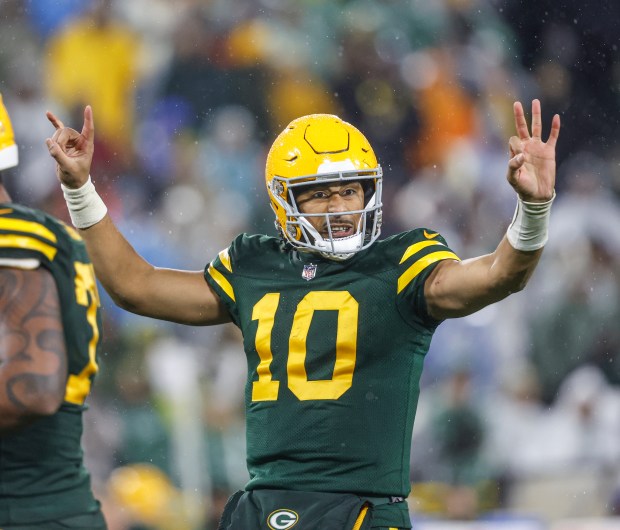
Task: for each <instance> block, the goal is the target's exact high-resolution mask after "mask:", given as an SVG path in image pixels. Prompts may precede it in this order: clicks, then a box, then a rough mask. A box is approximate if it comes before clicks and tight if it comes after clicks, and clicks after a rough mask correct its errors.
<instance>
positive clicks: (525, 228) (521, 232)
mask: <svg viewBox="0 0 620 530" xmlns="http://www.w3.org/2000/svg"><path fill="white" fill-rule="evenodd" d="M554 199H555V191H554V192H553V197H551V199H550V200H548V201H547V202H525V201H522V200H521V198H518V199H517V208H516V210H515V215H514V217H513V218H512V223H510V226H509V227H508V231H507V232H506V236H507V238H508V242H509V243H510V244H511V245H512V246H513V248H516V249H517V250H524V251H532V250H538V249H539V248H542V247H544V246H545V243H546V242H547V239H548V230H549V215H550V213H551V204H552V203H553V200H554Z"/></svg>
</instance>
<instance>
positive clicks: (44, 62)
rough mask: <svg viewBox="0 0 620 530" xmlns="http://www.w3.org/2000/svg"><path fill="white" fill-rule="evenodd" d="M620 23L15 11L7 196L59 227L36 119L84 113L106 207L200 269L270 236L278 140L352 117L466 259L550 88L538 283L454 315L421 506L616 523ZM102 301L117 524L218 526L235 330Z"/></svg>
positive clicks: (229, 483)
mask: <svg viewBox="0 0 620 530" xmlns="http://www.w3.org/2000/svg"><path fill="white" fill-rule="evenodd" d="M619 24H620V4H619V3H618V2H610V1H592V0H591V1H588V0H585V1H584V2H576V1H566V0H538V1H536V2H528V1H517V0H383V1H379V0H340V1H336V0H333V1H329V0H296V1H289V0H131V1H122V0H116V1H114V0H21V1H18V0H0V92H2V94H3V96H4V99H5V103H6V105H7V107H8V109H9V112H10V113H11V116H12V118H13V121H14V127H15V131H16V135H17V140H18V143H19V146H20V157H21V164H20V166H19V168H17V170H15V171H14V172H13V173H12V176H11V178H9V179H7V181H8V182H7V185H8V187H9V189H10V190H11V192H12V194H13V196H14V198H15V199H17V200H19V201H21V202H24V203H26V204H28V205H32V206H35V207H40V208H42V209H44V210H46V211H49V212H51V213H53V214H55V215H57V216H58V217H60V218H62V219H64V220H67V221H68V216H67V213H66V208H65V205H64V201H63V200H62V195H61V192H60V190H59V185H58V182H57V180H56V178H55V176H54V165H53V163H52V160H51V159H50V158H49V156H48V153H47V150H46V149H45V146H44V139H45V138H46V137H48V136H50V135H51V132H52V131H51V126H50V125H49V123H48V122H47V121H46V119H45V111H46V110H48V109H49V110H53V111H54V112H55V113H56V114H57V115H59V116H60V117H61V118H62V119H63V120H64V122H65V124H67V125H71V126H73V127H75V128H79V127H81V124H82V112H83V107H84V105H85V104H90V105H92V106H93V109H94V116H95V126H96V150H95V161H94V164H93V169H92V175H93V180H94V181H95V183H96V185H97V188H98V190H99V192H100V194H101V195H102V196H103V197H104V199H105V201H106V203H107V205H108V208H109V210H110V213H111V215H112V217H113V218H114V220H115V221H116V222H117V223H118V225H119V227H120V229H121V230H122V232H123V233H124V234H125V235H126V236H127V238H128V239H129V240H130V242H131V243H132V244H133V245H134V246H135V248H136V249H137V250H138V252H139V253H141V254H142V255H143V256H144V257H145V258H147V259H148V260H150V261H151V262H152V263H154V264H156V265H159V266H166V267H175V268H186V269H195V270H198V269H202V268H203V267H204V266H205V264H206V263H207V262H208V261H210V260H211V259H213V257H214V256H215V255H216V254H217V252H218V251H219V250H221V249H222V248H225V247H227V246H228V244H229V243H230V241H231V239H232V238H233V237H234V236H235V235H237V234H238V233H239V232H242V231H247V232H263V233H268V234H271V235H275V234H276V232H275V229H274V226H273V215H272V213H271V211H270V210H269V207H268V198H267V194H266V191H265V189H264V176H263V175H264V163H265V157H266V153H267V150H268V149H269V147H270V145H271V142H272V141H273V139H274V138H275V136H276V135H277V134H278V133H279V131H280V130H281V129H282V128H283V127H284V126H285V125H286V124H287V123H288V122H289V121H290V120H292V119H293V118H296V117H298V116H300V115H304V114H308V113H314V112H329V113H336V114H339V115H340V116H341V117H343V118H344V119H346V120H348V121H350V122H352V123H353V124H355V125H356V126H358V127H359V128H360V129H361V130H362V131H363V132H364V133H365V134H366V135H367V137H368V138H369V140H370V142H371V144H372V145H373V147H374V149H375V152H376V154H377V156H378V158H379V160H380V163H381V164H382V166H383V168H384V175H385V177H384V180H385V183H384V229H383V234H384V235H386V236H387V235H390V234H393V233H397V232H399V231H402V230H406V229H409V228H412V227H417V226H425V227H430V228H432V229H435V230H438V231H440V232H441V233H442V235H443V236H444V237H445V238H446V239H447V241H448V244H449V245H450V246H451V248H452V249H454V250H455V251H456V252H457V254H459V256H461V257H462V258H468V257H473V256H476V255H480V254H482V253H486V252H490V251H492V250H493V249H494V248H495V246H496V244H497V243H498V241H499V240H500V238H501V237H502V236H503V234H504V232H505V230H506V228H507V225H508V223H509V221H510V219H511V216H512V214H513V211H514V207H515V194H514V192H513V191H512V189H511V188H510V186H509V185H508V184H507V182H506V180H505V174H506V164H507V160H508V153H507V142H508V138H509V137H510V136H511V135H512V134H514V133H513V131H514V124H513V118H512V104H513V101H515V100H520V101H522V102H524V106H525V108H526V111H527V114H528V115H529V110H530V105H529V103H530V101H531V100H532V99H533V98H539V99H540V100H541V102H542V109H543V123H544V130H545V133H544V136H545V137H546V135H547V134H548V131H549V126H550V121H551V116H552V115H553V114H554V113H559V114H560V115H561V118H562V132H561V135H560V141H559V144H558V152H557V156H558V182H557V199H556V202H555V204H554V207H553V211H552V217H551V228H550V234H551V235H550V240H549V244H548V245H547V248H546V250H545V252H544V254H543V258H542V261H541V263H540V266H539V268H538V269H537V271H536V273H535V275H534V277H533V278H532V280H531V282H530V284H529V285H528V287H527V288H526V289H525V291H523V292H521V293H518V294H516V295H514V296H512V297H510V298H509V299H507V300H505V301H503V302H501V303H499V304H497V305H494V306H492V307H489V308H487V309H485V310H483V311H481V312H479V313H476V314H474V315H472V316H470V317H468V318H464V319H459V320H454V321H447V322H445V323H443V324H442V325H441V326H440V327H439V329H438V331H437V333H436V336H435V338H434V341H433V344H432V347H431V350H430V352H429V354H428V356H427V359H426V364H425V372H424V375H423V380H422V396H421V399H420V407H419V412H418V417H417V419H416V425H415V428H414V441H413V446H412V464H411V480H412V484H413V490H412V494H411V496H410V498H409V499H408V501H409V505H410V508H411V512H412V516H413V517H414V519H415V521H418V522H423V521H433V520H461V521H463V520H480V521H482V520H487V521H511V520H512V521H515V520H522V521H530V522H535V523H536V524H538V523H540V524H553V523H554V521H558V520H561V519H563V518H574V517H613V516H614V515H616V516H617V515H620V387H619V386H618V385H619V384H620V282H619V280H618V273H619V269H620V202H619V198H620V196H619V193H620V144H619V142H618V137H619V136H618V132H619V129H620V126H619V119H620V56H619V51H618V45H619V44H620V42H619V40H620V39H619V37H618V35H619V34H620V32H619V31H618V25H619ZM102 303H103V308H104V321H105V329H104V343H103V348H102V357H101V362H100V372H99V376H98V379H97V382H96V384H95V386H94V393H93V395H92V396H91V397H90V398H89V401H88V403H89V405H90V409H89V411H88V412H87V414H86V432H85V438H84V447H85V452H86V458H87V464H88V466H89V468H90V470H91V472H92V475H93V485H94V488H95V490H96V492H97V494H98V495H99V497H100V498H101V499H102V501H103V503H104V507H105V510H106V515H107V518H108V521H109V523H110V528H111V530H138V529H163V530H167V529H177V530H179V529H180V530H184V529H187V530H194V529H204V530H208V529H215V528H216V526H217V525H216V521H217V519H218V517H219V513H220V511H221V509H222V506H223V503H224V502H225V500H226V498H227V497H228V495H229V494H230V493H231V492H233V491H235V490H237V489H240V488H242V487H243V485H244V483H245V482H246V480H247V471H246V470H245V462H244V449H245V438H244V436H245V434H244V418H243V414H244V412H243V387H244V384H245V377H246V365H245V358H244V354H243V351H242V347H241V342H240V337H239V334H238V332H237V330H236V328H234V327H233V326H232V325H227V326H223V327H221V326H220V327H217V328H190V327H182V326H178V325H173V324H167V323H163V322H157V321H153V320H148V319H145V318H142V317H137V316H134V315H130V314H128V313H124V312H122V311H120V310H118V309H116V308H115V307H114V306H113V304H112V303H111V301H110V299H109V298H108V297H107V296H105V295H104V294H103V292H102ZM420 524H425V523H420ZM498 524H499V523H498ZM571 528H572V527H571Z"/></svg>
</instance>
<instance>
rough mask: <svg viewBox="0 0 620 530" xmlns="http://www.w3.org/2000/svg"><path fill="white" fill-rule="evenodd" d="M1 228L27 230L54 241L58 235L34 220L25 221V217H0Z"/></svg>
mask: <svg viewBox="0 0 620 530" xmlns="http://www.w3.org/2000/svg"><path fill="white" fill-rule="evenodd" d="M0 230H11V231H16V232H26V233H28V234H31V235H35V236H39V237H42V238H44V239H47V240H48V241H51V242H52V243H56V235H55V234H54V232H52V231H51V230H50V229H49V228H46V227H45V226H43V225H42V224H40V223H35V222H34V221H24V220H23V219H7V218H2V217H0Z"/></svg>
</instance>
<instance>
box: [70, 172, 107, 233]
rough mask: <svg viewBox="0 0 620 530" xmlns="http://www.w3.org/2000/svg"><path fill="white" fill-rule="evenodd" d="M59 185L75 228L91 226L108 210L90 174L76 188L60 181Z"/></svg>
mask: <svg viewBox="0 0 620 530" xmlns="http://www.w3.org/2000/svg"><path fill="white" fill-rule="evenodd" d="M60 187H61V188H62V193H63V195H64V196H65V201H66V203H67V208H68V209H69V215H70V216H71V221H72V222H73V226H75V227H76V228H88V227H89V226H93V225H94V224H97V223H98V222H99V221H101V219H103V218H104V217H105V214H106V213H107V212H108V208H107V207H106V205H105V203H104V202H103V200H102V199H101V197H99V194H98V193H97V190H95V185H94V184H93V181H92V180H91V178H90V175H89V176H88V180H87V181H86V183H85V184H84V185H83V186H81V187H79V188H77V189H72V188H67V187H66V186H65V185H64V184H62V183H61V184H60Z"/></svg>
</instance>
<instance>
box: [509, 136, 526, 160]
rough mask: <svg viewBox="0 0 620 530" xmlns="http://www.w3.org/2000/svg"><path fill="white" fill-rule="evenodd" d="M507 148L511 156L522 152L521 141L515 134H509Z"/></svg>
mask: <svg viewBox="0 0 620 530" xmlns="http://www.w3.org/2000/svg"><path fill="white" fill-rule="evenodd" d="M508 149H509V150H510V156H511V157H513V156H515V155H518V154H519V153H523V142H522V141H521V139H520V138H517V137H516V136H511V137H510V139H509V140H508Z"/></svg>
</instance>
